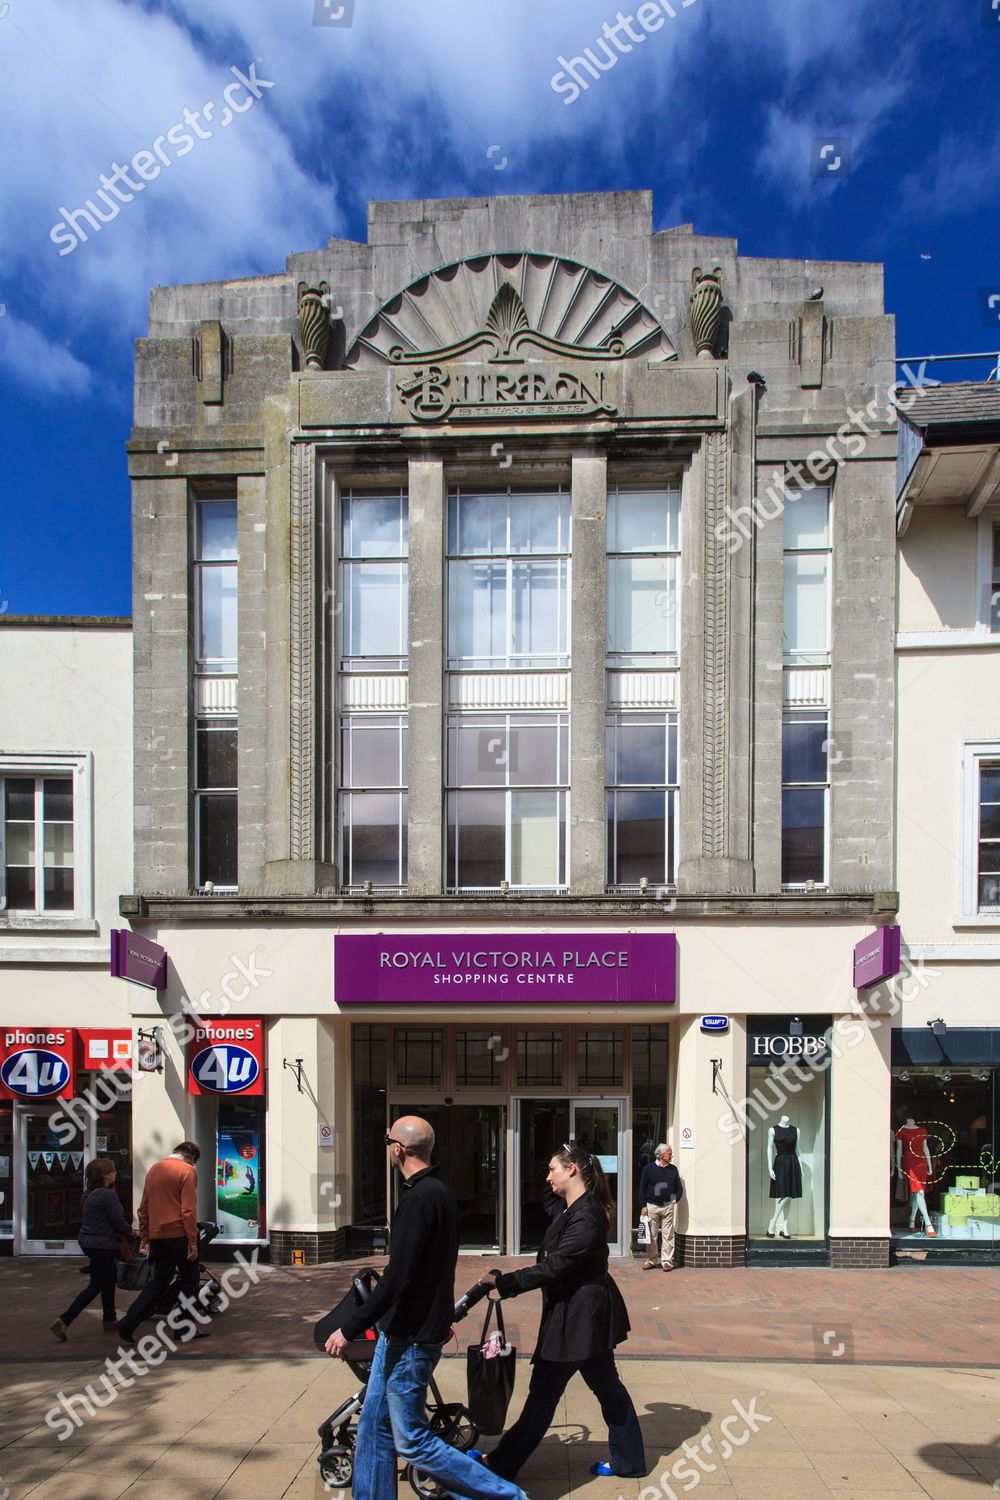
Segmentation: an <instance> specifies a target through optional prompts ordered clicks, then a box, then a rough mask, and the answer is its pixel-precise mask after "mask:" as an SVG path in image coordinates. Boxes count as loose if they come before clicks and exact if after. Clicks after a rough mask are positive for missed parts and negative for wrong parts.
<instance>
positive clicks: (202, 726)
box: [194, 496, 239, 890]
mask: <svg viewBox="0 0 1000 1500" xmlns="http://www.w3.org/2000/svg"><path fill="white" fill-rule="evenodd" d="M194 578H195V663H194V666H195V702H196V713H195V757H194V759H195V791H194V825H195V835H194V844H195V884H196V886H197V887H198V888H199V889H200V890H204V889H205V888H206V886H207V887H209V888H214V889H216V890H236V888H237V884H238V864H237V828H238V794H237V786H238V775H237V765H238V753H237V752H238V745H239V733H238V718H237V711H236V704H237V692H236V687H237V672H238V666H239V662H238V655H239V653H238V644H237V643H238V624H239V619H238V607H237V600H238V588H239V563H238V554H237V548H236V501H235V499H233V498H232V497H230V496H226V497H220V498H215V497H212V498H205V499H199V500H198V501H197V503H196V505H195V540H194Z"/></svg>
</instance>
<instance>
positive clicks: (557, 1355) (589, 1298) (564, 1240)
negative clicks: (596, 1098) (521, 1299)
mask: <svg viewBox="0 0 1000 1500" xmlns="http://www.w3.org/2000/svg"><path fill="white" fill-rule="evenodd" d="M545 1180H546V1182H547V1183H548V1185H549V1187H550V1188H551V1190H552V1192H553V1193H554V1194H555V1198H554V1200H553V1211H554V1217H553V1220H552V1223H551V1224H550V1225H549V1227H548V1230H547V1231H546V1234H545V1238H544V1239H543V1241H542V1247H541V1249H540V1250H539V1252H538V1259H537V1261H536V1263H535V1264H534V1265H533V1266H529V1267H527V1268H526V1269H525V1270H523V1271H508V1272H507V1273H506V1274H503V1275H500V1274H497V1275H496V1276H493V1275H489V1276H484V1277H483V1278H482V1282H481V1284H482V1285H489V1286H494V1285H495V1286H496V1289H497V1291H498V1292H499V1293H500V1296H501V1297H516V1296H518V1295H519V1294H520V1293H521V1292H531V1291H534V1290H535V1288H536V1287H538V1288H540V1289H541V1293H542V1321H541V1325H540V1327H539V1330H538V1343H537V1345H536V1348H535V1352H534V1354H533V1356H532V1371H531V1384H530V1386H529V1387H528V1397H527V1400H526V1401H525V1403H524V1409H523V1411H522V1412H521V1415H520V1416H519V1417H518V1419H517V1421H516V1422H515V1423H514V1425H513V1427H511V1428H509V1429H508V1430H507V1432H505V1433H504V1435H503V1437H502V1438H501V1439H500V1442H499V1443H498V1445H497V1447H496V1448H494V1449H493V1451H492V1453H490V1455H489V1457H488V1459H486V1460H485V1462H488V1464H489V1467H490V1468H491V1469H492V1470H493V1472H494V1473H495V1474H499V1475H501V1476H502V1477H503V1478H504V1479H513V1478H514V1476H515V1475H516V1474H517V1472H518V1470H519V1469H520V1468H521V1466H522V1465H523V1464H524V1462H525V1460H526V1459H527V1458H528V1457H529V1455H530V1454H531V1453H533V1452H534V1450H535V1449H536V1448H537V1446H538V1444H539V1443H540V1442H541V1440H542V1438H543V1437H544V1436H545V1434H546V1432H547V1431H548V1430H549V1427H550V1426H551V1424H552V1419H553V1417H554V1416H555V1413H556V1408H557V1406H558V1405H559V1400H560V1397H561V1396H562V1394H563V1391H564V1390H565V1389H566V1387H567V1385H568V1384H569V1382H570V1380H571V1379H572V1378H573V1376H574V1375H575V1374H576V1372H577V1370H579V1372H580V1374H581V1375H582V1376H583V1378H584V1380H585V1381H586V1382H587V1384H588V1385H589V1387H590V1389H591V1390H592V1391H593V1393H594V1395H595V1396H596V1397H597V1399H598V1401H600V1403H601V1415H602V1416H603V1418H604V1420H605V1422H607V1424H608V1443H609V1447H610V1451H611V1458H610V1462H609V1461H608V1460H606V1459H602V1460H601V1461H600V1462H599V1463H596V1464H593V1465H592V1466H591V1470H590V1472H591V1473H592V1474H601V1475H610V1474H616V1475H620V1476H621V1477H622V1478H625V1477H629V1478H634V1477H639V1476H641V1475H644V1474H645V1473H646V1472H647V1469H646V1455H645V1451H644V1449H643V1444H642V1431H641V1429H640V1427H639V1418H638V1417H637V1416H636V1412H635V1407H634V1406H633V1404H632V1398H631V1396H630V1395H629V1393H628V1391H627V1390H626V1389H625V1387H624V1385H623V1384H622V1382H621V1378H620V1377H619V1374H618V1370H617V1367H616V1365H615V1356H614V1349H615V1345H616V1344H620V1343H622V1341H623V1340H624V1339H625V1338H626V1337H627V1336H628V1331H629V1320H628V1312H627V1311H626V1308H625V1303H624V1300H623V1298H622V1294H621V1292H620V1291H619V1290H618V1288H617V1286H616V1285H615V1283H614V1282H613V1281H612V1279H611V1277H610V1276H609V1275H608V1230H609V1229H610V1227H611V1225H612V1223H613V1222H614V1213H615V1210H614V1204H613V1203H612V1201H611V1194H610V1192H609V1191H608V1184H607V1180H606V1179H605V1176H604V1173H603V1171H602V1170H601V1165H600V1162H599V1161H598V1160H597V1158H596V1157H595V1156H591V1155H590V1153H589V1152H587V1151H584V1150H583V1149H582V1148H581V1147H579V1146H575V1145H572V1146H564V1147H563V1148H562V1150H561V1151H557V1152H556V1153H555V1155H554V1156H553V1157H552V1160H551V1161H550V1162H549V1175H548V1177H547V1178H546V1179H545Z"/></svg>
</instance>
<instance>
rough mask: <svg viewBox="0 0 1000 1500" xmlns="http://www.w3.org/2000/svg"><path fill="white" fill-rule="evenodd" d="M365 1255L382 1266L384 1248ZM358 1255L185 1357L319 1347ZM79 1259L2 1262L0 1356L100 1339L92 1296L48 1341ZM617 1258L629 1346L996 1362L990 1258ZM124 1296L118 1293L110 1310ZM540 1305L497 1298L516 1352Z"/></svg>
mask: <svg viewBox="0 0 1000 1500" xmlns="http://www.w3.org/2000/svg"><path fill="white" fill-rule="evenodd" d="M371 1263H372V1264H375V1265H378V1264H379V1263H380V1258H379V1257H375V1258H373V1260H372V1262H371ZM382 1263H384V1258H382ZM361 1264H364V1262H356V1263H348V1264H344V1263H341V1264H338V1265H335V1266H324V1267H309V1268H304V1269H295V1270H291V1269H289V1268H287V1267H275V1268H273V1269H272V1270H271V1271H270V1273H269V1274H267V1275H265V1276H264V1277H263V1279H262V1281H261V1283H260V1285H259V1286H257V1287H254V1288H252V1289H251V1291H250V1292H249V1293H248V1295H247V1296H246V1298H245V1299H244V1300H243V1301H242V1302H240V1303H239V1304H237V1305H236V1306H234V1307H233V1308H232V1309H230V1311H229V1312H228V1313H226V1314H225V1315H224V1316H223V1317H221V1318H219V1319H217V1320H216V1322H215V1323H214V1325H213V1335H212V1339H211V1340H206V1341H204V1342H203V1343H200V1344H199V1345H198V1347H197V1351H196V1352H194V1353H192V1354H191V1355H189V1356H187V1357H191V1358H205V1359H215V1358H217V1357H218V1356H219V1355H220V1354H222V1355H224V1356H225V1357H227V1358H230V1357H232V1358H268V1357H271V1358H296V1357H306V1358H314V1357H315V1358H319V1356H318V1355H316V1354H315V1353H314V1351H313V1349H312V1346H311V1340H310V1330H311V1325H312V1323H313V1322H315V1320H316V1319H317V1318H318V1317H319V1316H320V1315H321V1314H322V1313H324V1312H326V1311H327V1309H328V1308H330V1307H332V1306H333V1305H334V1303H335V1302H336V1301H337V1300H339V1298H340V1296H341V1295H342V1294H343V1292H344V1290H345V1289H346V1287H347V1286H348V1284H349V1279H350V1276H351V1274H352V1272H353V1271H354V1270H356V1269H357V1268H358V1266H359V1265H361ZM493 1264H500V1265H503V1266H505V1267H506V1266H512V1265H517V1264H523V1262H517V1261H513V1260H498V1259H497V1258H496V1257H471V1256H463V1257H462V1259H461V1261H460V1263H459V1269H458V1280H457V1285H458V1287H459V1289H463V1288H464V1287H466V1286H468V1285H470V1284H471V1283H472V1282H473V1281H474V1280H475V1279H476V1277H477V1276H478V1275H479V1274H481V1272H482V1270H483V1268H484V1267H489V1266H491V1265H493ZM77 1265H78V1262H76V1261H69V1260H62V1259H51V1260H47V1259H34V1260H29V1259H4V1260H0V1307H2V1308H3V1311H4V1316H3V1318H2V1319H0V1360H14V1361H16V1360H37V1359H38V1358H44V1359H46V1360H55V1361H60V1360H62V1361H65V1362H72V1361H73V1360H75V1359H79V1358H80V1357H81V1356H85V1357H89V1356H93V1355H96V1354H98V1353H99V1352H100V1351H101V1350H103V1347H104V1343H103V1339H104V1336H103V1335H102V1333H101V1329H100V1312H99V1311H98V1310H97V1304H95V1305H94V1309H92V1310H91V1311H89V1312H87V1313H84V1314H83V1316H82V1317H81V1319H80V1320H79V1322H78V1323H77V1324H76V1325H74V1328H73V1330H72V1333H71V1338H70V1342H69V1343H68V1344H66V1345H59V1344H56V1342H55V1340H54V1339H53V1338H52V1336H51V1334H50V1333H48V1331H47V1324H48V1323H49V1322H50V1321H51V1319H52V1318H53V1317H54V1316H55V1315H56V1314H57V1313H58V1312H60V1311H61V1310H62V1309H63V1307H65V1305H66V1304H67V1303H68V1302H69V1301H70V1300H71V1299H72V1297H73V1296H75V1294H76V1291H77V1290H78V1288H79V1286H80V1285H81V1279H80V1276H79V1275H78V1273H77ZM612 1269H613V1272H614V1275H615V1277H616V1278H617V1279H618V1282H619V1284H620V1286H621V1287H622V1290H623V1292H624V1294H625V1299H626V1302H627V1303H628V1307H629V1311H630V1314H631V1319H632V1325H633V1332H632V1336H631V1337H630V1339H629V1341H628V1343H627V1344H626V1345H625V1346H624V1349H623V1350H622V1353H623V1354H625V1355H626V1356H627V1357H629V1358H654V1359H709V1360H713V1361H717V1360H779V1361H806V1362H813V1361H816V1360H827V1359H832V1358H833V1357H834V1355H833V1351H835V1350H837V1349H838V1348H839V1346H840V1345H841V1344H843V1345H844V1353H843V1354H842V1355H839V1356H837V1357H839V1358H841V1359H843V1360H848V1359H850V1358H854V1359H855V1360H857V1361H859V1362H865V1363H886V1364H914V1365H935V1364H937V1365H950V1364H960V1365H966V1366H976V1365H978V1366H996V1365H998V1364H1000V1356H998V1350H1000V1273H998V1271H997V1270H994V1269H991V1268H982V1267H969V1268H956V1267H940V1268H937V1267H933V1266H923V1267H919V1268H903V1267H897V1268H895V1269H892V1270H879V1271H856V1270H851V1271H826V1270H815V1269H808V1270H795V1269H789V1268H774V1269H767V1270H752V1271H748V1270H733V1271H717V1270H704V1271H695V1270H687V1269H683V1268H682V1269H680V1270H677V1271H673V1272H671V1273H670V1275H664V1274H663V1273H662V1272H659V1271H645V1272H644V1271H642V1270H641V1269H640V1268H639V1263H638V1262H635V1261H617V1262H614V1263H613V1267H612ZM126 1305H127V1301H126V1300H125V1299H124V1298H123V1300H122V1301H121V1303H120V1305H119V1310H120V1311H123V1310H124V1307H125V1306H126ZM538 1310H539V1298H538V1297H537V1295H529V1296H525V1297H522V1298H517V1299H514V1300H512V1301H508V1302H507V1303H506V1304H505V1314H506V1316H507V1323H508V1331H509V1333H510V1335H511V1336H512V1338H513V1341H514V1342H515V1343H516V1344H517V1346H518V1348H519V1349H520V1350H521V1351H522V1352H524V1353H528V1352H530V1350H531V1348H532V1347H533V1339H534V1335H535V1330H536V1328H537V1323H538ZM465 1327H468V1325H465ZM824 1335H829V1337H827V1339H826V1342H825V1343H824V1342H823V1336H824ZM461 1341H462V1343H463V1344H464V1343H465V1342H466V1337H465V1328H463V1329H462V1330H461ZM0 1489H2V1486H0Z"/></svg>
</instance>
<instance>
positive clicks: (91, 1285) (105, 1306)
mask: <svg viewBox="0 0 1000 1500" xmlns="http://www.w3.org/2000/svg"><path fill="white" fill-rule="evenodd" d="M86 1181H87V1191H86V1193H85V1194H84V1199H83V1222H82V1223H81V1225H80V1233H79V1235H78V1240H79V1244H80V1249H81V1250H82V1251H83V1253H84V1254H85V1255H86V1257H87V1259H88V1261H89V1262H90V1280H89V1281H88V1282H87V1285H86V1286H85V1287H84V1289H83V1291H82V1292H81V1293H80V1295H79V1296H78V1297H76V1298H74V1300H73V1302H72V1303H71V1304H70V1306H69V1307H68V1309H67V1310H66V1312H64V1313H63V1315H62V1317H61V1318H56V1320H55V1322H54V1323H51V1324H50V1325H49V1326H50V1328H51V1329H52V1332H53V1333H54V1334H55V1336H56V1338H57V1339H60V1340H61V1341H62V1343H65V1342H66V1329H67V1328H68V1327H69V1325H70V1324H71V1323H72V1321H73V1319H74V1318H75V1317H76V1316H77V1315H78V1314H79V1313H82V1312H83V1309H84V1308H85V1307H89V1306H90V1304H91V1303H92V1302H93V1300H94V1298H95V1297H100V1299H101V1311H102V1314H103V1317H104V1332H105V1333H117V1331H118V1314H117V1313H116V1312H115V1290H116V1287H117V1282H118V1270H117V1266H116V1264H115V1263H116V1260H117V1257H118V1250H119V1247H120V1245H121V1240H122V1237H123V1236H124V1237H125V1238H128V1237H129V1236H130V1235H131V1233H132V1226H131V1224H130V1223H129V1222H128V1220H127V1219H126V1217H125V1215H124V1214H123V1213H122V1204H121V1199H120V1198H119V1196H118V1194H117V1193H116V1192H115V1164H114V1162H113V1161H112V1160H111V1158H110V1156H95V1158H94V1160H93V1161H91V1162H88V1163H87V1174H86Z"/></svg>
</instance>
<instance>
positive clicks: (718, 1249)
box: [675, 1234, 747, 1270]
mask: <svg viewBox="0 0 1000 1500" xmlns="http://www.w3.org/2000/svg"><path fill="white" fill-rule="evenodd" d="M746 1245H747V1241H746V1235H745V1234H678V1236H677V1259H676V1262H675V1264H676V1265H679V1266H690V1267H691V1268H692V1269H693V1270H710V1269H711V1270H716V1269H718V1270H732V1269H733V1267H736V1266H744V1265H746Z"/></svg>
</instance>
